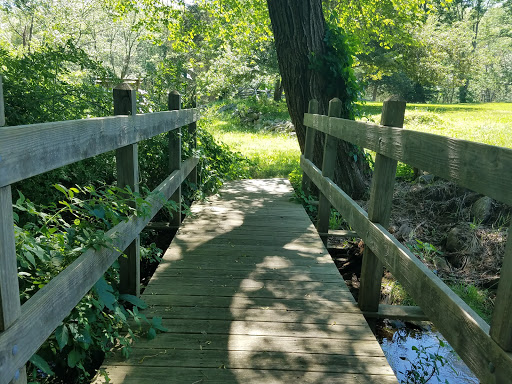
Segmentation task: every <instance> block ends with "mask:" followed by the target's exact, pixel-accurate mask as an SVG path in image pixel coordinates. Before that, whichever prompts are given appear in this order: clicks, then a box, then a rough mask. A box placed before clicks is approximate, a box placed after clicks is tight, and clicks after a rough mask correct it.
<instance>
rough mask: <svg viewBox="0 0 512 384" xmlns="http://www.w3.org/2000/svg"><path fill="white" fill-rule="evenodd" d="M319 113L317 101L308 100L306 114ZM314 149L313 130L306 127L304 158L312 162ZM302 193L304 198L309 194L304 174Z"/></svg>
mask: <svg viewBox="0 0 512 384" xmlns="http://www.w3.org/2000/svg"><path fill="white" fill-rule="evenodd" d="M318 112H319V104H318V101H317V100H310V101H309V105H308V113H311V114H317V113H318ZM314 148H315V130H314V129H313V128H309V127H306V141H305V144H304V157H305V158H306V159H308V160H313V151H314ZM302 191H303V192H304V194H305V195H306V196H309V195H310V194H311V180H309V178H308V176H307V175H306V174H305V173H302Z"/></svg>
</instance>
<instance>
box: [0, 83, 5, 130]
mask: <svg viewBox="0 0 512 384" xmlns="http://www.w3.org/2000/svg"><path fill="white" fill-rule="evenodd" d="M4 125H5V107H4V85H3V82H2V76H0V127H3V126H4Z"/></svg>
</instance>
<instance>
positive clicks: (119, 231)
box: [0, 159, 197, 384]
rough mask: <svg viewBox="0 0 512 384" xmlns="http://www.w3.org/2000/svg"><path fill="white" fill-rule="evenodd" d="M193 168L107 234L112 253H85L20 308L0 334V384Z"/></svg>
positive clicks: (163, 186) (157, 191)
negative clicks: (138, 214)
mask: <svg viewBox="0 0 512 384" xmlns="http://www.w3.org/2000/svg"><path fill="white" fill-rule="evenodd" d="M196 164H197V159H189V160H187V161H186V162H185V163H184V164H183V168H182V169H181V170H180V171H175V172H173V174H172V175H170V176H169V177H168V178H167V179H166V180H164V181H163V182H162V183H161V184H160V185H159V186H158V187H157V188H156V189H155V190H154V191H153V194H152V196H150V197H149V198H148V201H149V202H150V204H151V212H150V213H149V214H148V216H145V217H132V218H130V220H129V221H128V222H123V223H121V224H118V225H117V226H115V227H114V228H112V229H111V230H110V231H108V232H107V233H106V236H108V237H110V238H111V239H112V247H113V249H106V248H103V249H100V250H98V251H95V250H92V249H91V250H88V251H86V252H84V253H83V254H82V255H81V256H80V257H79V258H78V259H77V260H75V261H74V262H73V263H72V264H71V265H69V266H68V267H67V268H66V269H65V270H64V271H63V272H61V273H60V274H59V275H57V276H56V277H55V278H53V279H52V280H51V281H50V282H49V283H48V284H47V285H45V286H44V287H43V288H41V289H40V290H39V291H38V292H37V293H36V294H35V295H34V296H32V297H31V298H30V299H29V300H28V301H27V302H26V303H25V304H24V305H23V306H22V308H21V317H20V318H19V319H18V320H16V321H15V322H14V323H13V324H12V326H11V327H10V328H9V329H7V330H6V331H5V332H3V333H2V334H0V371H1V372H2V373H3V375H2V376H1V377H0V384H5V383H7V381H6V380H4V378H6V377H13V376H14V374H15V372H16V370H17V367H20V366H22V365H23V364H25V363H26V362H27V361H28V359H30V357H31V356H32V355H33V354H34V353H35V352H36V351H37V350H38V349H39V347H40V345H41V344H42V343H43V342H44V341H45V340H46V338H48V336H49V335H50V334H51V333H52V332H53V330H54V329H55V328H56V327H57V326H58V325H59V324H60V323H61V322H62V319H64V317H66V316H67V315H68V314H69V312H70V311H71V310H72V309H73V308H74V307H75V305H76V304H77V303H78V302H79V301H80V300H81V299H82V297H83V296H84V295H85V294H86V293H87V292H88V291H89V290H90V289H91V287H92V286H93V285H94V284H95V283H96V282H97V281H98V279H99V278H100V277H101V276H102V275H103V273H104V272H105V271H106V270H107V269H108V268H109V267H110V266H111V265H112V263H113V262H114V261H115V260H116V259H117V257H119V254H120V251H119V249H125V248H126V247H127V246H128V245H129V244H130V243H131V242H132V241H133V239H134V238H136V237H137V236H138V234H139V233H140V232H141V231H142V230H143V229H144V227H145V226H146V224H147V223H148V222H149V221H150V220H151V218H152V217H153V216H154V215H155V214H156V213H157V212H158V211H159V210H160V208H161V207H162V206H163V204H164V202H165V201H166V199H167V198H168V197H170V195H171V194H172V193H174V191H175V190H176V188H177V187H178V186H179V185H180V184H181V183H182V182H183V180H184V179H185V178H186V176H187V175H188V172H190V171H191V170H192V169H193V168H194V167H195V166H196ZM14 345H18V347H19V351H18V353H17V354H16V355H13V354H12V353H11V351H12V348H13V347H14Z"/></svg>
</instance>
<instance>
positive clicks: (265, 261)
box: [97, 179, 396, 384]
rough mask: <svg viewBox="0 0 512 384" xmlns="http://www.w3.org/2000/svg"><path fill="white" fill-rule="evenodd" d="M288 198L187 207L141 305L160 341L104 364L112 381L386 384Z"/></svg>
mask: <svg viewBox="0 0 512 384" xmlns="http://www.w3.org/2000/svg"><path fill="white" fill-rule="evenodd" d="M291 196H292V189H291V186H290V185H289V183H288V182H287V181H286V180H282V179H272V180H247V181H241V182H240V181H239V182H231V183H228V184H227V185H226V186H225V187H224V188H223V191H222V194H221V196H220V197H217V198H213V199H211V200H210V202H207V203H202V204H195V205H194V206H193V207H192V211H193V213H194V214H193V215H190V216H189V217H187V219H186V220H185V221H184V223H183V226H182V227H181V229H180V230H179V232H178V234H177V236H176V237H175V239H174V240H173V242H172V244H171V246H170V247H169V249H168V250H167V252H166V253H165V256H164V258H163V261H162V263H161V265H160V266H159V268H158V270H157V271H156V272H155V274H154V276H153V278H152V279H151V282H150V283H149V285H148V287H147V288H146V290H145V292H144V294H143V296H142V298H143V299H144V300H145V301H146V302H147V303H148V305H149V308H148V309H146V310H145V313H146V314H147V315H148V316H161V317H162V318H163V325H164V326H165V327H167V328H168V329H169V332H168V333H163V334H160V335H158V336H157V338H156V339H155V340H152V341H147V340H138V341H137V342H136V343H135V345H134V348H133V351H132V354H131V356H130V358H129V359H128V360H123V359H120V358H116V357H113V358H111V359H109V360H107V361H106V362H105V366H104V368H105V369H106V371H107V372H108V373H109V376H110V378H111V380H112V381H111V383H113V384H121V383H122V384H128V383H138V384H142V383H152V384H157V383H189V384H195V383H219V384H220V383H222V384H226V383H251V384H252V383H264V384H271V383H293V382H296V383H301V384H302V383H322V384H325V383H345V384H351V383H361V384H362V383H379V384H380V383H382V384H384V383H396V378H395V376H394V374H393V371H392V370H391V368H390V367H389V365H388V363H387V361H386V358H385V357H384V355H383V353H382V350H381V348H380V346H379V344H378V343H377V341H376V340H375V337H374V336H373V334H372V332H371V330H370V328H369V327H368V325H367V323H366V321H365V319H364V317H363V316H362V314H361V313H360V311H359V310H358V308H357V306H356V304H355V302H354V300H353V298H352V296H351V294H350V292H349V291H348V289H347V287H346V286H345V284H344V282H343V280H342V278H341V276H340V275H339V273H338V271H337V269H336V267H335V265H334V263H333V262H332V260H331V258H330V256H329V254H328V253H327V251H326V249H325V248H324V246H323V244H322V241H321V240H320V238H319V236H318V234H317V233H316V230H315V228H314V227H313V225H312V224H311V221H310V220H309V218H308V216H307V215H306V213H305V212H304V210H303V208H302V207H301V206H300V205H299V204H296V203H293V202H291V201H290V197H291ZM97 382H101V380H98V381H97Z"/></svg>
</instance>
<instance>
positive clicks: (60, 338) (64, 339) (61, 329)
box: [55, 324, 69, 351]
mask: <svg viewBox="0 0 512 384" xmlns="http://www.w3.org/2000/svg"><path fill="white" fill-rule="evenodd" d="M55 338H56V339H57V344H58V345H59V349H60V350H61V351H62V349H63V348H64V347H65V346H66V345H67V344H68V340H69V329H68V327H67V326H66V325H65V324H62V325H60V326H58V327H57V329H56V330H55Z"/></svg>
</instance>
